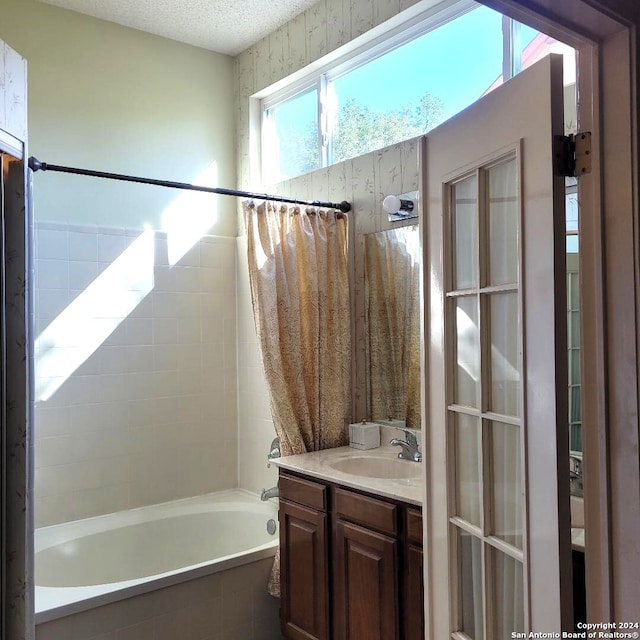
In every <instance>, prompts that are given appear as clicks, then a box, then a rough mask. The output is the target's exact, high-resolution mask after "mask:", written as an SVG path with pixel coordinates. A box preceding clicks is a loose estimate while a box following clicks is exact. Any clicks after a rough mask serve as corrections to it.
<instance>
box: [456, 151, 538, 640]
mask: <svg viewBox="0 0 640 640" xmlns="http://www.w3.org/2000/svg"><path fill="white" fill-rule="evenodd" d="M520 175H521V170H520V154H519V153H518V149H517V148H514V150H513V151H512V152H510V153H508V154H507V155H504V156H502V157H500V158H498V159H496V160H494V161H492V162H491V163H488V164H486V165H483V166H482V167H479V168H477V169H475V170H474V171H473V172H469V173H467V174H465V175H463V176H461V177H459V178H457V179H455V180H453V181H451V182H450V183H448V184H447V185H446V189H445V192H446V198H445V202H446V203H447V204H446V206H447V210H446V215H445V239H444V241H445V252H447V253H448V254H449V255H448V256H447V255H445V265H446V273H445V282H446V287H447V288H446V298H447V299H446V304H445V327H446V341H445V348H446V351H447V369H448V371H447V380H448V381H449V382H448V384H447V394H448V401H447V402H448V425H447V451H448V456H449V465H448V466H449V469H450V475H449V482H450V487H451V489H452V490H451V491H449V495H450V504H449V522H450V545H451V549H452V551H453V553H452V555H451V558H452V567H451V569H452V575H453V576H454V579H453V581H452V594H451V595H452V603H453V606H452V618H453V619H452V629H453V635H452V637H453V638H458V639H459V638H470V639H472V640H484V639H485V638H492V639H495V640H501V638H502V637H503V636H504V637H505V638H507V637H511V633H512V632H513V631H523V630H524V626H525V612H524V602H525V600H524V575H525V569H526V567H525V566H524V556H525V554H524V544H525V542H524V537H523V528H524V515H523V514H524V475H523V473H524V466H523V457H524V456H523V452H524V448H523V437H522V436H523V434H522V420H521V414H522V400H521V395H522V330H521V327H522V318H521V316H522V312H521V287H520V259H521V237H520V235H521V232H520V229H521V199H520ZM474 190H475V192H474ZM460 207H462V209H463V211H462V212H461V213H460V212H459V211H458V209H459V208H460ZM465 223H466V224H468V225H469V226H470V229H466V228H463V225H464V224H465ZM458 236H461V237H458ZM473 243H475V245H474V244H473ZM463 251H464V254H462V252H463ZM459 272H462V275H460V273H459ZM450 374H451V375H450ZM470 563H471V564H470ZM470 589H471V591H470ZM510 627H513V628H510Z"/></svg>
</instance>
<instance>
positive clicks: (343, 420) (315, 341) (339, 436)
mask: <svg viewBox="0 0 640 640" xmlns="http://www.w3.org/2000/svg"><path fill="white" fill-rule="evenodd" d="M244 215H245V224H246V229H247V239H248V259H249V277H250V282H251V296H252V300H253V313H254V318H255V323H256V331H257V334H258V342H259V344H260V352H261V357H262V364H263V368H264V372H265V377H266V379H267V384H268V387H269V396H270V401H271V414H272V418H273V423H274V426H275V430H276V433H277V435H278V437H279V438H280V447H281V450H282V453H283V455H290V454H296V453H304V452H307V451H317V450H319V449H327V448H330V447H337V446H341V445H344V444H346V443H347V436H346V433H347V429H346V426H347V424H348V423H349V422H350V417H351V320H350V302H349V284H348V283H349V279H348V271H347V220H346V218H345V216H344V214H342V213H340V212H336V211H324V210H320V209H316V208H306V209H302V208H300V207H288V206H285V205H274V204H272V203H265V204H262V205H260V206H255V205H254V204H253V203H244ZM269 592H270V593H271V594H272V595H279V592H280V580H279V554H278V555H277V556H276V561H275V563H274V571H273V574H272V578H271V581H270V584H269Z"/></svg>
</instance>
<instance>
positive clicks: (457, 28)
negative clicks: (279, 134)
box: [335, 7, 536, 117]
mask: <svg viewBox="0 0 640 640" xmlns="http://www.w3.org/2000/svg"><path fill="white" fill-rule="evenodd" d="M535 33H536V32H535V31H533V30H532V29H529V28H526V27H525V28H523V32H522V44H523V46H524V45H526V44H527V43H528V42H530V41H531V39H532V38H533V36H534V35H535ZM501 73H502V16H501V15H500V14H499V13H497V12H495V11H492V10H491V9H488V8H486V7H479V8H478V9H475V10H473V11H471V12H469V13H467V14H465V15H463V16H462V17H460V18H458V19H456V20H454V21H452V22H450V23H448V24H446V25H444V26H442V27H440V28H438V29H435V30H434V31H431V32H430V33H427V34H425V35H423V36H421V37H419V38H416V39H415V40H413V41H412V42H410V43H408V44H406V45H404V46H402V47H400V48H398V49H395V50H394V51H392V52H389V53H388V54H386V55H384V56H381V57H380V58H378V59H377V60H375V61H374V62H372V63H369V64H367V65H366V66H364V67H361V68H360V69H357V70H355V71H353V72H351V73H349V74H348V75H347V76H344V77H343V78H342V79H341V78H339V79H337V80H336V82H335V86H336V91H337V92H338V96H339V99H340V101H341V102H343V101H345V100H347V99H349V98H351V97H353V98H357V99H358V101H359V102H360V103H362V104H366V105H367V106H368V107H369V108H371V109H374V110H376V111H384V110H387V109H389V108H393V107H398V106H403V105H405V104H409V103H412V104H415V103H417V102H418V100H419V99H420V98H421V97H422V95H424V93H425V92H426V91H429V92H430V93H431V94H432V95H434V96H437V97H439V98H440V99H441V100H442V101H443V103H444V106H445V117H450V116H452V115H454V114H455V113H457V112H458V111H460V110H461V109H464V108H465V107H467V106H468V105H469V104H471V103H472V102H474V101H475V100H477V99H478V98H479V97H480V96H481V95H482V94H483V93H484V91H486V89H487V88H488V87H489V86H490V85H491V84H492V83H493V82H494V80H495V79H496V78H497V77H498V76H499V75H500V74H501ZM383 77H384V78H385V82H384V85H381V83H380V78H383Z"/></svg>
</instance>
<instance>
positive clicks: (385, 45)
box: [252, 0, 513, 184]
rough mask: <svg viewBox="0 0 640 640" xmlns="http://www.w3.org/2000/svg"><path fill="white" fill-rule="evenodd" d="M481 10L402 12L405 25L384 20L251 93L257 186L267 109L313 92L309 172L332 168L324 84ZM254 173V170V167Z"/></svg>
mask: <svg viewBox="0 0 640 640" xmlns="http://www.w3.org/2000/svg"><path fill="white" fill-rule="evenodd" d="M482 6H483V5H482V4H480V3H478V2H474V0H444V1H443V2H439V3H437V4H435V5H432V6H430V7H429V8H427V9H424V10H422V11H420V12H419V13H415V12H412V11H411V10H408V11H406V12H404V13H406V14H409V15H408V17H407V18H406V19H403V20H401V21H400V22H398V21H397V20H393V19H392V20H389V21H387V22H386V23H384V24H382V25H380V26H379V27H376V28H374V29H371V30H370V31H369V32H368V33H367V34H364V35H363V36H360V37H359V38H356V39H355V40H353V41H352V42H350V43H348V44H347V45H345V46H344V47H341V48H340V49H339V50H337V51H335V52H332V53H330V54H327V55H326V56H324V57H323V58H321V59H320V60H317V61H316V62H314V63H311V64H310V65H308V66H307V67H305V68H304V69H302V70H300V71H299V72H296V73H294V74H292V75H290V76H288V77H286V78H283V79H282V80H280V81H278V82H276V83H274V84H272V85H270V86H269V87H266V88H265V89H263V90H261V91H259V92H257V93H255V94H254V95H253V96H252V100H253V101H254V104H256V103H257V104H256V108H255V111H254V113H255V112H256V111H257V112H258V113H259V115H258V118H257V122H254V128H255V129H256V130H257V133H258V136H257V139H258V140H259V148H260V152H259V158H260V161H259V163H258V164H259V171H258V172H257V175H258V176H259V181H260V182H261V183H266V184H269V182H265V178H267V176H266V172H265V167H267V166H268V158H267V157H266V150H267V149H268V148H269V144H268V142H269V141H268V140H266V139H265V137H266V132H267V131H268V129H269V127H268V111H269V110H270V109H273V108H275V107H277V106H279V105H281V104H283V103H285V102H287V101H288V100H291V99H292V98H295V97H296V96H298V95H301V94H302V93H304V92H306V91H309V90H312V89H313V88H315V89H316V90H317V92H318V108H317V110H316V118H317V122H318V143H319V148H320V153H319V157H320V166H318V167H317V168H316V169H314V170H317V169H322V168H326V167H328V166H330V165H331V164H333V163H332V162H331V160H330V153H331V150H330V141H329V140H328V136H327V127H326V115H327V111H326V109H325V105H326V99H325V96H326V88H327V86H328V84H329V83H330V82H332V81H333V80H335V79H336V78H339V77H341V76H343V75H345V74H347V73H349V72H350V71H353V70H354V69H357V68H358V67H361V66H364V65H365V64H367V63H369V62H372V61H374V60H375V59H377V58H379V57H381V56H383V55H385V54H386V53H389V52H391V51H393V50H394V49H397V48H398V47H401V46H402V45H404V44H407V43H409V42H411V41H412V40H415V39H416V38H419V37H420V36H423V35H425V34H426V33H428V32H429V31H433V30H435V29H437V28H438V27H440V26H443V25H444V24H447V23H448V22H451V21H452V20H454V19H456V18H459V17H461V16H463V15H465V14H467V13H469V12H471V11H473V10H474V9H476V8H479V7H482ZM503 20H504V18H503ZM509 20H510V19H509ZM512 22H513V21H512ZM325 138H327V139H325ZM255 168H256V169H258V167H255ZM300 175H302V174H300ZM295 177H298V176H289V177H288V178H286V180H289V179H293V178H295Z"/></svg>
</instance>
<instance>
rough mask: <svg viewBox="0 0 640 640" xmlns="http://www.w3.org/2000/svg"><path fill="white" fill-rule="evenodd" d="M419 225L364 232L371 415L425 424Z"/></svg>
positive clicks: (378, 417)
mask: <svg viewBox="0 0 640 640" xmlns="http://www.w3.org/2000/svg"><path fill="white" fill-rule="evenodd" d="M419 267H420V239H419V234H418V225H412V226H409V227H401V228H398V229H392V230H389V231H386V232H384V233H371V234H368V235H367V236H365V270H366V283H367V295H366V305H367V306H366V311H367V336H368V340H369V343H368V345H367V346H368V349H369V389H368V393H369V407H370V415H371V419H372V420H384V419H386V418H401V419H404V420H405V422H406V425H407V427H409V428H413V429H419V428H420V282H419V277H420V275H419V274H420V268H419Z"/></svg>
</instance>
